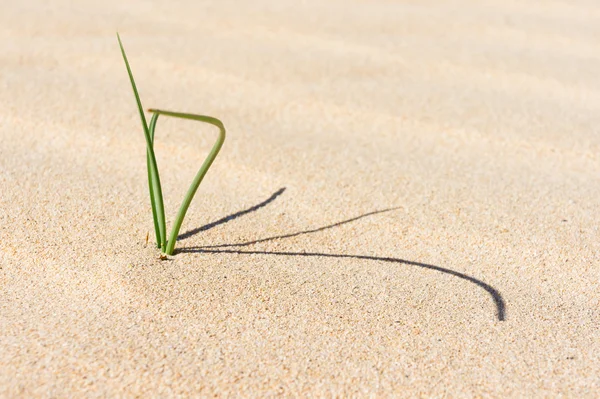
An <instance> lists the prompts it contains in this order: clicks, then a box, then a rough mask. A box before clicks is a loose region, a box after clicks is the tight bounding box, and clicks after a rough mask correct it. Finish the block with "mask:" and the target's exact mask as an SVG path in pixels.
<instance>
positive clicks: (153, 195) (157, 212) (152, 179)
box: [117, 33, 166, 252]
mask: <svg viewBox="0 0 600 399" xmlns="http://www.w3.org/2000/svg"><path fill="white" fill-rule="evenodd" d="M117 40H118V41H119V47H120V48H121V54H122V55H123V61H125V67H126V68H127V74H128V75H129V80H130V82H131V87H132V89H133V94H134V96H135V100H136V103H137V106H138V110H139V113H140V119H141V121H142V128H143V129H144V137H145V138H146V148H147V149H146V154H147V156H146V159H147V161H148V164H147V167H148V186H149V191H150V203H151V205H152V217H153V220H154V229H155V232H156V241H157V244H158V246H159V247H160V248H161V249H162V251H163V252H164V251H165V246H166V222H165V209H164V204H163V196H162V189H161V185H160V177H159V174H158V166H157V164H156V156H155V155H154V144H153V138H154V129H152V137H150V131H149V129H148V124H147V122H146V117H145V116H144V109H143V108H142V102H141V101H140V96H139V93H138V90H137V87H136V85H135V80H134V79H133V74H132V72H131V67H130V66H129V61H128V60H127V55H126V54H125V49H124V48H123V43H122V42H121V37H120V36H119V34H118V33H117ZM153 122H154V125H156V121H155V120H153Z"/></svg>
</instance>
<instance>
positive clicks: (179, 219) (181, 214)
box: [148, 109, 225, 255]
mask: <svg viewBox="0 0 600 399" xmlns="http://www.w3.org/2000/svg"><path fill="white" fill-rule="evenodd" d="M148 111H149V112H152V113H153V114H154V115H153V117H152V118H153V120H154V116H158V115H166V116H172V117H174V118H182V119H191V120H195V121H199V122H205V123H209V124H211V125H213V126H216V127H218V128H219V137H218V138H217V141H216V142H215V144H214V145H213V147H212V149H211V150H210V153H209V154H208V156H207V157H206V159H205V160H204V163H203V164H202V166H201V167H200V170H199V171H198V173H197V174H196V176H195V177H194V180H193V181H192V184H191V185H190V188H189V189H188V191H187V193H186V195H185V198H184V199H183V202H182V203H181V206H180V207H179V211H178V212H177V216H176V217H175V221H174V225H173V228H172V230H171V235H170V236H169V240H168V241H167V246H166V249H163V252H164V253H165V254H167V255H172V254H173V251H174V250H175V244H176V242H177V236H178V235H179V229H181V224H182V223H183V219H184V218H185V214H186V212H187V210H188V208H189V206H190V203H191V202H192V199H193V198H194V195H195V194H196V191H197V190H198V187H199V186H200V183H202V179H204V176H205V175H206V172H208V169H209V168H210V166H211V165H212V163H213V161H214V160H215V158H216V157H217V154H219V151H220V150H221V147H222V146H223V142H224V141H225V126H223V122H221V121H220V120H218V119H217V118H213V117H211V116H205V115H195V114H186V113H181V112H171V111H163V110H158V109H150V110H148ZM161 198H162V197H161Z"/></svg>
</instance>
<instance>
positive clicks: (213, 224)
mask: <svg viewBox="0 0 600 399" xmlns="http://www.w3.org/2000/svg"><path fill="white" fill-rule="evenodd" d="M284 191H285V187H282V188H280V189H279V190H277V191H275V192H274V193H273V195H271V196H270V197H269V198H267V199H266V200H264V201H263V202H261V203H260V204H256V205H254V206H253V207H250V208H248V209H244V210H243V211H239V212H236V213H232V214H231V215H228V216H225V217H224V218H221V219H219V220H217V221H214V222H211V223H209V224H205V225H204V226H200V227H198V228H195V229H193V230H188V231H186V232H185V233H183V234H180V235H179V237H177V239H178V240H185V239H186V238H190V237H191V236H193V235H196V234H198V233H200V232H201V231H206V230H210V229H212V228H213V227H217V226H218V225H220V224H225V223H227V222H230V221H232V220H234V219H237V218H239V217H240V216H244V215H245V214H247V213H251V212H255V211H257V210H259V209H260V208H262V207H264V206H267V205H268V204H269V203H271V202H273V201H275V198H277V197H279V196H280V195H281V194H283V192H284Z"/></svg>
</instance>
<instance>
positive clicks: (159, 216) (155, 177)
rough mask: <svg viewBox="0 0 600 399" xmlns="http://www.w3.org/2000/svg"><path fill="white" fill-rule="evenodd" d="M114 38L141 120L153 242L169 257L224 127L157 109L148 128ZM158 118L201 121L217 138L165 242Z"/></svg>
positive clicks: (209, 119)
mask: <svg viewBox="0 0 600 399" xmlns="http://www.w3.org/2000/svg"><path fill="white" fill-rule="evenodd" d="M117 39H118V41H119V47H120V48H121V54H122V55H123V60H124V61H125V66H126V67H127V74H128V75H129V80H130V81H131V87H132V88H133V94H134V96H135V100H136V102H137V106H138V110H139V113H140V119H141V120H142V128H143V129H144V136H145V138H146V166H147V169H148V188H149V191H150V204H151V205H152V218H153V219H154V230H155V232H156V243H157V246H158V247H159V248H160V249H161V251H162V253H163V254H165V255H172V254H173V251H174V250H175V244H176V242H177V236H178V235H179V229H180V228H181V224H182V223H183V219H184V218H185V214H186V212H187V210H188V208H189V206H190V203H191V202H192V199H193V198H194V195H195V194H196V191H197V190H198V187H199V186H200V183H202V179H204V176H205V175H206V172H208V169H209V168H210V166H211V165H212V163H213V161H214V160H215V158H216V157H217V154H218V153H219V151H220V150H221V147H222V146H223V142H224V141H225V126H223V122H221V121H220V120H218V119H217V118H213V117H211V116H205V115H195V114H187V113H182V112H172V111H163V110H159V109H149V110H148V112H151V113H152V119H151V120H150V125H148V123H147V122H146V116H145V115H144V110H143V108H142V102H141V101H140V96H139V93H138V90H137V87H136V85H135V81H134V79H133V74H132V72H131V67H130V66H129V61H127V55H125V49H124V48H123V43H122V42H121V37H120V36H119V34H118V33H117ZM159 115H165V116H171V117H174V118H182V119H191V120H194V121H199V122H205V123H209V124H211V125H213V126H216V127H217V128H219V137H218V138H217V141H216V142H215V144H214V145H213V147H212V149H211V150H210V153H209V154H208V156H207V157H206V159H205V160H204V162H203V163H202V166H201V167H200V170H198V173H197V174H196V176H195V177H194V180H193V181H192V184H191V185H190V188H189V189H188V191H187V193H186V195H185V197H184V199H183V202H182V203H181V206H180V208H179V212H177V216H176V217H175V220H174V224H173V228H172V229H171V234H170V235H169V239H168V240H167V231H166V222H165V208H164V204H163V194H162V188H161V185H160V176H159V173H158V165H157V164H156V157H155V155H154V133H155V131H156V122H157V121H158V117H159Z"/></svg>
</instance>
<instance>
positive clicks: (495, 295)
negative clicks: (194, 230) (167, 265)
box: [178, 247, 506, 321]
mask: <svg viewBox="0 0 600 399" xmlns="http://www.w3.org/2000/svg"><path fill="white" fill-rule="evenodd" d="M178 252H194V253H207V254H221V253H227V254H244V255H279V256H316V257H319V256H321V257H326V258H344V259H363V260H372V261H379V262H392V263H399V264H404V265H410V266H418V267H422V268H424V269H430V270H435V271H438V272H441V273H445V274H449V275H451V276H455V277H458V278H461V279H463V280H466V281H469V282H471V283H473V284H476V285H477V286H479V287H481V288H483V289H484V290H485V291H487V293H488V294H490V296H491V297H492V299H493V300H494V305H495V306H496V317H497V318H498V320H499V321H504V320H505V315H506V304H505V302H504V299H503V298H502V295H501V294H500V292H499V291H498V290H497V289H495V288H494V287H492V286H491V285H489V284H487V283H484V282H483V281H481V280H478V279H476V278H475V277H471V276H469V275H467V274H464V273H460V272H457V271H454V270H451V269H446V268H444V267H440V266H435V265H429V264H427V263H420V262H413V261H410V260H405V259H400V258H391V257H379V256H369V255H346V254H328V253H319V252H272V251H241V250H235V249H210V247H191V248H180V249H179V250H178Z"/></svg>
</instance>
